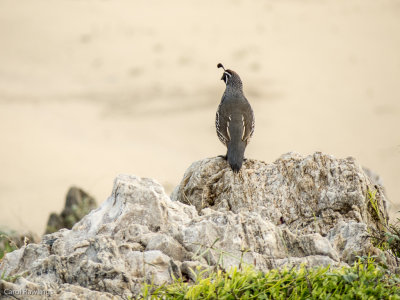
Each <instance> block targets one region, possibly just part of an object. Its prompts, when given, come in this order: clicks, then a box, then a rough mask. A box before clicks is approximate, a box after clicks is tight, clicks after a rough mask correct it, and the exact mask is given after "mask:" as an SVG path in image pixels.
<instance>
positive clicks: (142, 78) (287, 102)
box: [0, 0, 400, 233]
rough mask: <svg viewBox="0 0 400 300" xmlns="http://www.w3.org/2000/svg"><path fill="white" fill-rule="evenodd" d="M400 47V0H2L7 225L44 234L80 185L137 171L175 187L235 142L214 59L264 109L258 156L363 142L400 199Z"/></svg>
mask: <svg viewBox="0 0 400 300" xmlns="http://www.w3.org/2000/svg"><path fill="white" fill-rule="evenodd" d="M399 53H400V4H399V2H398V1H395V0H385V1H373V0H363V1H356V0H349V1H261V0H260V1H251V3H250V2H248V1H243V0H242V1H240V0H236V1H234V0H233V1H227V0H226V1H218V2H214V1H200V2H193V3H192V2H191V3H189V2H188V1H176V0H171V1H101V0H87V1H83V0H82V1H79V0H74V1H72V0H58V1H50V0H37V1H29V0H24V1H18V2H16V1H13V0H2V1H0V136H1V145H2V147H0V225H7V226H8V227H11V228H15V229H18V230H34V231H35V232H37V233H42V232H43V231H44V225H45V222H46V220H47V216H48V214H49V213H50V212H51V211H59V210H61V208H62V206H63V201H64V197H65V194H66V191H67V189H68V187H69V186H70V185H73V184H75V185H78V186H80V187H82V188H83V189H85V190H87V191H88V192H89V193H91V194H93V195H94V196H95V197H96V199H98V201H99V202H102V201H103V200H104V199H105V198H106V197H107V196H108V194H109V193H110V191H111V187H112V181H113V179H114V177H115V176H116V175H117V174H119V173H128V174H136V175H139V176H146V177H152V178H155V179H157V180H158V181H160V182H161V183H162V184H164V186H165V187H166V189H167V190H169V191H170V190H172V188H173V187H174V186H175V185H176V184H177V183H178V182H179V181H180V179H181V177H182V175H183V173H184V171H185V170H186V168H187V167H188V166H189V165H190V164H191V163H192V162H193V161H195V160H199V159H202V158H204V157H210V156H215V155H218V154H222V153H224V151H225V150H224V147H223V146H222V145H221V144H220V143H219V141H218V139H217V137H216V134H215V129H214V117H215V111H216V107H217V105H218V103H219V101H220V97H221V95H222V92H223V90H224V85H223V82H222V81H220V80H219V79H220V77H221V70H218V69H217V68H216V65H217V63H218V62H222V63H224V64H225V65H226V66H228V67H229V68H231V69H233V70H235V71H237V72H238V73H239V74H240V75H241V77H242V79H243V81H244V89H245V93H246V95H247V97H248V99H249V101H250V102H251V103H252V106H253V108H254V111H255V115H256V130H255V135H254V137H253V139H252V142H251V144H250V145H249V147H248V150H247V156H249V157H252V158H257V159H260V160H264V161H270V162H272V161H274V160H275V159H276V158H277V157H279V156H280V155H281V154H283V153H286V152H289V151H296V152H300V153H302V154H309V153H312V152H314V151H323V152H326V153H330V154H332V155H334V156H336V157H346V156H354V157H356V158H357V160H358V161H359V162H360V163H361V164H362V165H364V166H367V167H369V168H371V169H372V170H374V171H375V172H377V173H379V174H380V175H381V176H382V177H383V180H384V182H385V186H386V188H387V193H388V196H389V198H390V199H391V200H392V201H393V202H394V206H393V207H392V211H393V212H394V211H396V209H397V210H398V208H399V204H400V198H399V195H400V186H399V184H398V183H399V182H400V176H399V169H400V134H399V127H400V126H399V125H400V89H399V87H400V55H399ZM396 201H397V202H396ZM396 204H397V206H396Z"/></svg>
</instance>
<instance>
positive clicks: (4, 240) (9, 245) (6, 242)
mask: <svg viewBox="0 0 400 300" xmlns="http://www.w3.org/2000/svg"><path fill="white" fill-rule="evenodd" d="M15 249H18V247H17V245H16V244H15V242H13V241H12V240H11V238H10V237H9V236H8V235H7V234H5V233H4V232H1V231H0V261H1V259H2V258H3V256H4V254H6V253H8V252H11V251H14V250H15Z"/></svg>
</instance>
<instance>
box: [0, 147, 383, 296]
mask: <svg viewBox="0 0 400 300" xmlns="http://www.w3.org/2000/svg"><path fill="white" fill-rule="evenodd" d="M372 190H376V191H377V192H376V194H375V196H374V198H373V199H371V198H370V197H369V196H368V191H372ZM171 198H172V200H171ZM171 198H170V197H168V196H167V195H166V194H165V192H164V189H163V188H162V186H160V185H159V184H158V183H157V182H155V181H154V180H152V179H146V178H138V177H135V176H127V175H120V176H118V177H117V178H116V180H115V183H114V188H113V191H112V194H111V196H110V197H109V198H108V199H107V200H106V201H105V202H104V203H103V204H102V205H101V206H100V207H99V208H98V209H96V210H94V211H92V212H91V213H90V214H89V215H87V216H86V217H84V218H83V219H82V220H81V221H80V222H78V223H77V224H75V225H74V227H73V228H72V229H71V230H67V229H63V230H60V231H58V232H56V233H53V234H49V235H46V236H44V238H43V240H42V242H41V243H40V244H29V245H27V246H24V247H22V248H21V249H19V250H16V251H14V252H12V253H9V254H7V255H6V256H5V258H4V259H3V261H2V262H1V265H0V274H1V273H3V272H4V274H3V278H6V279H7V278H8V279H11V278H12V280H8V281H5V280H1V281H0V291H1V290H4V289H8V290H10V289H18V290H21V289H24V288H26V289H34V290H46V291H48V293H49V294H51V295H52V296H51V297H53V298H54V299H56V298H62V297H64V298H68V297H70V296H71V295H75V296H79V297H80V298H85V297H86V298H87V299H90V298H91V297H96V298H98V297H100V296H101V297H103V299H108V298H111V297H113V296H116V297H121V298H127V297H130V296H134V295H137V294H139V293H140V288H141V284H142V283H143V282H149V283H150V282H152V283H155V284H162V283H165V282H171V281H172V280H173V278H177V277H184V278H188V279H189V278H193V270H196V266H198V267H199V269H205V268H208V267H209V266H211V267H212V266H217V265H218V266H220V267H222V268H225V269H227V268H229V267H231V266H237V265H239V264H243V263H246V264H252V265H254V266H255V267H256V268H258V269H261V270H264V271H265V270H268V269H271V268H276V267H281V266H283V265H288V266H295V265H299V264H301V263H307V264H308V265H309V266H319V265H323V266H325V265H332V266H339V265H346V264H350V263H352V262H353V261H354V260H355V258H356V256H357V255H365V254H367V253H373V254H377V255H384V253H381V252H380V250H378V249H376V248H374V247H373V245H372V244H371V243H370V241H369V240H368V230H375V229H377V228H379V227H380V224H379V222H380V221H379V220H387V211H386V206H385V202H386V200H385V196H384V195H383V193H382V192H381V190H380V187H379V186H376V185H374V184H373V183H372V182H371V179H370V178H369V177H368V176H367V175H366V174H365V173H364V172H363V170H362V168H361V167H360V166H359V165H358V164H357V163H356V162H355V161H354V159H351V158H348V159H335V158H333V157H331V156H328V155H324V154H321V153H315V154H314V155H311V156H307V157H302V156H300V155H298V154H293V153H289V154H286V155H284V156H282V157H281V158H279V159H278V160H277V161H275V162H274V163H272V164H266V163H264V162H260V161H256V160H250V159H249V160H247V161H246V162H245V164H244V167H243V169H242V170H241V172H240V173H239V174H234V173H233V172H232V171H231V169H230V167H229V166H228V165H227V163H226V161H224V160H223V159H221V158H210V159H204V160H202V161H199V162H195V163H194V164H192V166H190V168H189V169H188V170H187V172H186V173H185V175H184V178H183V180H182V182H181V184H180V185H179V186H178V187H177V188H176V189H175V191H174V192H173V195H172V196H171ZM371 202H372V203H373V204H374V205H371ZM374 207H375V208H377V209H375V208H374ZM389 263H390V261H389ZM16 275H20V277H18V276H16Z"/></svg>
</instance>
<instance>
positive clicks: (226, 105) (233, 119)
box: [215, 63, 254, 173]
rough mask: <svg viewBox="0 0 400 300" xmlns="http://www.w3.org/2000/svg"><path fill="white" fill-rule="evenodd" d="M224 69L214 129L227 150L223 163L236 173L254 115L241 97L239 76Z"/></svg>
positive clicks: (248, 104) (241, 89)
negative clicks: (227, 163)
mask: <svg viewBox="0 0 400 300" xmlns="http://www.w3.org/2000/svg"><path fill="white" fill-rule="evenodd" d="M217 67H218V68H223V69H224V74H223V75H222V78H221V80H223V81H224V82H225V84H226V88H225V92H224V94H223V96H222V99H221V103H220V104H219V106H218V110H217V115H216V118H215V126H216V128H217V135H218V138H219V140H220V141H221V142H222V143H223V144H224V145H225V146H226V147H227V149H228V151H227V153H226V156H225V158H226V160H227V161H228V162H229V165H230V166H231V168H232V170H233V172H235V173H237V172H239V170H240V168H241V167H242V164H243V160H244V150H245V149H246V146H247V144H248V143H249V141H250V138H251V136H252V135H253V132H254V113H253V110H252V108H251V106H250V103H249V101H247V99H246V97H245V96H244V94H243V84H242V80H240V77H239V75H238V74H237V73H236V72H234V71H232V70H229V69H228V70H225V68H224V66H223V65H222V64H221V63H219V64H218V65H217Z"/></svg>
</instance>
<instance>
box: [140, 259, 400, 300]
mask: <svg viewBox="0 0 400 300" xmlns="http://www.w3.org/2000/svg"><path fill="white" fill-rule="evenodd" d="M201 275H202V274H201V273H200V274H198V275H197V279H196V282H194V283H193V284H189V283H186V282H183V281H182V280H181V279H179V280H178V279H177V280H175V282H174V283H172V284H170V285H163V286H161V287H156V286H154V285H147V284H146V285H145V286H144V287H143V291H142V292H143V294H142V295H143V296H142V297H143V298H145V299H328V298H329V299H400V277H398V276H396V275H394V274H391V273H389V271H387V270H386V269H385V268H384V267H382V266H380V265H378V264H377V263H375V262H374V261H373V259H372V258H360V259H359V260H358V262H356V263H355V264H354V265H353V266H352V267H342V268H337V269H330V268H329V267H325V268H323V267H321V268H315V269H309V268H307V267H305V266H301V267H299V268H292V269H283V270H277V269H276V270H271V271H269V272H268V273H262V272H259V271H256V270H254V268H253V267H251V266H246V267H244V268H243V269H242V270H240V271H238V270H237V269H236V268H233V269H232V270H230V271H229V272H224V271H222V270H218V271H217V272H213V273H211V274H210V275H209V276H207V277H205V278H202V276H201Z"/></svg>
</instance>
